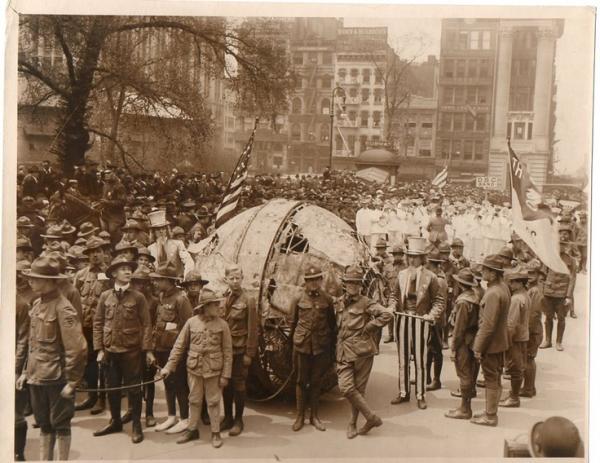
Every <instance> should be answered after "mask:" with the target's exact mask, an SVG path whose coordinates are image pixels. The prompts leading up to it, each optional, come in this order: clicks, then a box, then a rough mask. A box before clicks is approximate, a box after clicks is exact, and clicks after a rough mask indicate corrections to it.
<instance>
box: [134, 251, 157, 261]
mask: <svg viewBox="0 0 600 463" xmlns="http://www.w3.org/2000/svg"><path fill="white" fill-rule="evenodd" d="M140 256H146V257H147V258H148V259H150V262H156V258H155V257H154V256H153V255H152V254H149V253H147V252H138V258H139V257H140Z"/></svg>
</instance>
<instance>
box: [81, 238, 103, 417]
mask: <svg viewBox="0 0 600 463" xmlns="http://www.w3.org/2000/svg"><path fill="white" fill-rule="evenodd" d="M103 244H104V242H103V241H102V240H101V239H100V238H98V237H95V236H92V237H91V238H90V239H89V240H88V241H87V243H86V248H85V254H86V256H87V258H88V265H87V266H86V267H84V268H83V269H82V270H80V271H79V272H77V273H76V274H75V278H74V281H73V284H74V286H75V289H77V291H78V292H79V295H80V296H81V309H82V321H81V324H82V327H83V335H84V336H85V340H86V341H87V344H88V359H87V365H86V367H85V373H84V378H85V381H86V383H87V386H88V388H93V389H95V388H97V387H98V379H99V372H98V363H97V362H96V353H95V352H94V333H93V323H94V315H95V312H96V305H97V304H98V300H99V299H100V295H101V294H102V293H103V292H104V291H106V289H108V285H107V279H106V276H105V275H104V271H105V270H106V265H105V264H104V251H103V250H102V245H103ZM103 383H104V381H103V378H102V380H101V384H100V385H101V386H103ZM96 405H97V406H96ZM88 408H92V414H94V415H96V414H98V413H100V412H101V411H102V410H104V408H105V403H104V396H102V398H101V400H100V401H98V394H97V393H95V392H90V393H89V395H88V398H87V399H86V400H85V401H83V402H81V403H78V404H77V405H76V406H75V409H76V410H86V409H88Z"/></svg>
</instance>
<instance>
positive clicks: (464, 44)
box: [456, 31, 469, 50]
mask: <svg viewBox="0 0 600 463" xmlns="http://www.w3.org/2000/svg"><path fill="white" fill-rule="evenodd" d="M456 45H457V46H456V48H459V49H460V50H466V49H467V48H468V45H469V32H467V31H460V32H459V33H458V41H457V43H456Z"/></svg>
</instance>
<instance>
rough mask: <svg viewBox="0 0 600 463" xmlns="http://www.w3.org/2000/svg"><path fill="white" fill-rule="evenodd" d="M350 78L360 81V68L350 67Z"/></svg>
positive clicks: (353, 80)
mask: <svg viewBox="0 0 600 463" xmlns="http://www.w3.org/2000/svg"><path fill="white" fill-rule="evenodd" d="M350 78H351V80H352V82H358V69H350Z"/></svg>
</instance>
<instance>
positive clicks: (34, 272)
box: [21, 256, 69, 280]
mask: <svg viewBox="0 0 600 463" xmlns="http://www.w3.org/2000/svg"><path fill="white" fill-rule="evenodd" d="M21 273H22V274H23V275H25V276H26V277H29V278H46V279H53V280H58V279H64V278H69V277H68V276H67V275H65V274H63V273H61V263H60V262H59V260H58V259H56V258H55V257H51V256H44V257H38V258H37V259H36V260H34V261H33V262H32V263H31V267H30V268H29V269H23V270H21Z"/></svg>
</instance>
